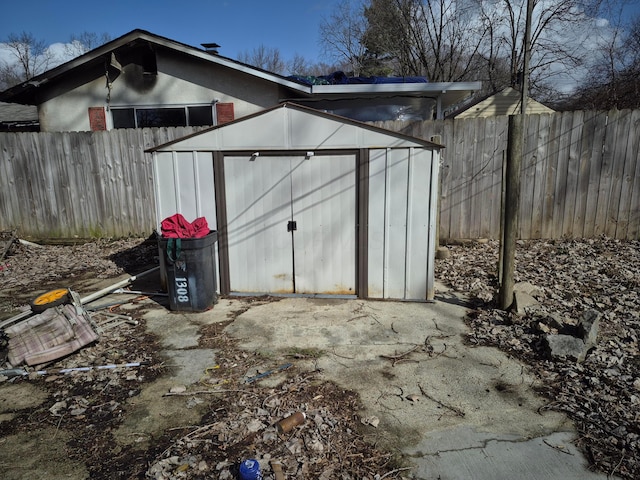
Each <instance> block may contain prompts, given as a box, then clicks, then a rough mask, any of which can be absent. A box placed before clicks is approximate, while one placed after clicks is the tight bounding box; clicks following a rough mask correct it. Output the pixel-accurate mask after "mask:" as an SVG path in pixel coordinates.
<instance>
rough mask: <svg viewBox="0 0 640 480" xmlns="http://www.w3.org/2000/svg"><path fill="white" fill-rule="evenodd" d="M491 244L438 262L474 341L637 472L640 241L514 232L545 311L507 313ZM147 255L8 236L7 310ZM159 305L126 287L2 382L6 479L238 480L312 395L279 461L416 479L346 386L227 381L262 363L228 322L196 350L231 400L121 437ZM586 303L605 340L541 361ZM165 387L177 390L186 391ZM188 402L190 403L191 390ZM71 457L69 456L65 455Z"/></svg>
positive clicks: (330, 472)
mask: <svg viewBox="0 0 640 480" xmlns="http://www.w3.org/2000/svg"><path fill="white" fill-rule="evenodd" d="M497 247H498V246H497V243H496V242H484V241H483V242H464V243H461V244H458V245H451V246H449V248H450V251H451V257H450V258H449V259H446V260H441V261H438V263H437V265H436V272H437V277H438V278H439V280H440V281H442V282H444V283H446V284H448V285H450V286H451V287H453V288H454V289H456V290H458V291H460V292H465V293H467V294H469V295H470V296H471V297H472V298H474V299H475V308H474V310H473V311H472V313H471V315H470V317H469V325H470V327H471V333H470V334H469V337H468V342H469V344H470V345H494V346H496V347H498V348H500V349H502V350H504V351H505V352H508V353H509V354H510V355H513V356H515V357H518V358H519V359H522V360H524V361H525V362H527V363H528V364H529V365H531V366H532V368H533V371H534V372H536V374H537V375H538V376H539V378H540V379H541V382H542V383H543V384H544V387H543V388H541V391H540V394H541V395H544V396H546V397H548V398H551V399H553V402H552V403H551V404H550V405H551V406H550V408H553V409H556V410H558V411H562V412H564V413H566V414H568V415H569V416H570V417H571V418H572V419H573V420H574V422H575V423H576V425H577V427H578V430H579V433H580V446H581V447H582V449H583V450H584V451H585V452H586V453H587V455H588V458H589V460H590V462H591V463H592V466H593V468H595V469H597V470H600V471H603V472H605V473H608V474H615V475H618V476H620V477H623V478H628V479H632V478H638V476H639V475H640V469H639V468H638V465H640V463H639V462H640V416H639V415H635V414H631V413H630V412H636V411H637V410H638V405H640V375H639V374H638V366H639V365H640V354H639V352H638V338H639V336H640V313H639V312H640V297H639V293H638V292H640V242H638V241H635V242H622V241H615V240H611V239H607V238H600V239H593V240H564V241H531V242H520V243H519V245H518V252H517V266H516V270H517V276H518V278H517V281H527V282H530V283H532V284H534V285H535V286H536V287H537V291H536V293H535V294H534V296H535V297H536V299H537V300H538V301H540V303H541V306H542V308H541V309H538V310H537V311H535V312H530V313H527V314H524V315H517V314H515V313H514V312H502V311H500V310H497V309H496V308H495V305H494V304H493V298H494V296H495V293H496V289H497V287H496V284H497V280H496V276H495V271H496V267H495V263H496V258H497ZM156 256H157V246H156V243H155V241H153V240H150V241H149V240H145V239H140V238H134V239H127V240H118V241H106V240H105V241H99V242H91V243H87V244H82V245H66V246H56V245H48V246H33V245H24V244H20V243H15V242H14V244H13V245H12V247H11V249H10V251H9V252H8V255H7V256H6V257H5V258H4V259H2V260H1V261H0V281H2V284H3V289H2V291H1V292H0V320H1V319H3V318H8V317H10V316H12V315H13V314H15V312H16V311H17V309H19V308H21V307H23V306H24V305H26V304H28V303H29V301H30V300H31V299H33V298H34V297H35V296H36V295H38V294H40V293H42V292H45V291H47V290H50V289H52V288H59V287H61V286H69V287H72V288H73V289H74V290H76V291H78V292H79V293H81V294H88V293H93V292H94V291H96V288H97V287H96V285H97V284H96V280H98V281H102V283H103V284H104V283H106V284H107V285H108V284H109V283H110V282H112V281H113V279H119V278H123V277H124V276H126V275H132V274H137V273H139V272H141V271H145V270H147V269H148V268H151V267H153V266H155V265H156V264H157V259H154V257H156ZM144 287H145V285H144V283H143V284H142V285H140V288H144ZM154 301H156V300H151V299H150V298H149V296H148V295H140V296H135V295H132V296H131V297H130V299H129V300H127V301H126V302H122V303H120V304H118V305H111V306H109V307H108V308H106V309H104V310H102V312H104V314H103V315H100V313H99V312H96V314H95V315H96V316H95V319H96V323H98V324H99V325H101V326H102V327H103V333H102V336H101V340H100V342H98V343H97V344H95V345H93V346H91V347H88V348H85V349H82V350H81V351H79V352H77V353H76V354H73V355H71V356H69V357H67V358H66V359H63V360H61V361H58V362H56V363H54V364H51V365H46V366H44V367H42V368H44V369H45V370H46V374H38V373H33V372H32V373H31V374H30V375H28V376H18V377H13V378H5V379H4V381H3V382H2V383H0V446H2V448H1V449H0V468H1V469H2V471H3V474H2V477H3V478H6V479H34V478H47V479H63V478H64V479H84V478H92V479H134V478H154V479H164V478H221V479H224V478H234V476H233V475H234V473H235V469H236V468H237V463H235V462H236V460H237V459H239V458H245V457H246V456H247V455H248V454H250V453H252V452H255V446H256V444H260V443H265V444H268V442H274V441H275V438H273V437H269V436H268V435H267V436H266V437H265V434H264V433H263V432H264V430H263V429H262V428H261V427H260V424H262V425H264V424H270V423H273V422H274V421H275V420H276V419H277V418H278V417H281V416H282V414H283V413H284V412H292V411H295V410H297V409H299V408H300V407H301V406H302V405H304V406H307V407H309V406H313V405H314V404H316V403H318V402H317V400H318V399H320V398H321V399H322V402H321V404H322V408H318V409H316V410H314V411H315V418H313V419H312V421H308V423H309V424H310V426H311V428H308V429H306V430H305V434H304V435H297V434H296V435H291V436H289V437H287V441H286V442H285V443H282V442H280V443H282V446H281V447H279V448H285V449H287V450H288V451H289V452H291V453H292V454H293V455H292V457H293V458H296V459H297V461H296V462H297V463H296V464H295V465H286V467H287V471H289V472H291V471H296V472H297V474H296V478H314V479H315V478H320V479H324V480H329V479H336V478H339V479H344V480H346V479H355V478H358V479H368V480H373V479H382V478H396V479H399V478H410V476H409V474H408V473H407V470H406V469H405V468H404V465H403V464H402V463H401V461H400V460H399V459H398V458H396V457H395V456H394V455H393V454H392V453H390V452H388V451H384V450H380V449H378V448H377V447H376V445H373V444H371V443H370V442H366V441H364V438H363V436H362V435H360V434H359V430H360V428H361V425H360V422H359V421H358V417H357V412H358V410H359V408H360V405H359V400H358V397H357V395H356V394H355V393H354V392H350V391H347V390H343V389H340V388H338V387H337V386H335V385H333V384H331V383H327V382H321V381H319V380H318V378H317V377H316V376H314V374H313V372H310V373H307V374H305V375H303V376H301V375H299V374H297V373H295V369H291V371H284V372H283V375H285V376H286V380H285V381H284V382H282V383H280V384H279V385H278V386H277V387H266V386H257V385H243V386H242V388H238V386H237V385H234V384H233V381H232V380H231V379H232V378H237V376H238V375H237V372H244V371H247V370H248V369H249V368H250V367H251V365H253V364H255V363H256V362H257V359H256V358H254V357H253V356H252V355H248V354H247V353H246V352H243V351H241V350H239V349H238V348H236V346H235V344H234V341H233V340H232V339H230V338H229V337H227V336H226V335H225V334H224V332H223V331H222V330H223V327H224V324H214V325H209V326H206V327H203V328H202V329H201V330H200V332H199V334H200V343H199V345H198V348H212V349H215V350H216V351H217V352H220V354H219V356H220V357H221V358H225V359H228V360H227V362H226V363H223V364H222V365H220V368H222V369H223V370H224V372H226V374H225V375H222V374H221V373H220V372H216V374H215V375H214V374H212V375H211V376H210V378H204V379H203V382H204V385H203V387H211V386H212V385H214V386H217V387H218V388H224V389H225V390H227V391H228V393H230V394H231V395H227V396H219V395H218V396H209V395H203V396H198V397H197V398H196V399H195V400H194V401H193V404H192V405H188V407H187V409H185V410H184V418H181V419H179V420H181V421H182V423H181V422H178V423H177V426H176V419H175V418H173V422H167V424H166V425H173V426H171V427H169V426H165V425H162V424H160V425H158V433H157V435H156V436H154V437H153V438H152V439H149V438H147V437H145V436H144V435H142V434H140V433H138V432H130V433H129V434H128V435H129V436H130V438H128V439H125V440H123V439H122V438H116V437H115V435H116V432H117V430H118V428H119V427H121V426H122V425H123V424H125V423H126V422H127V417H128V416H131V415H134V414H135V415H145V412H147V414H148V412H149V411H151V410H152V409H153V405H151V404H147V403H146V402H153V401H154V397H153V395H152V396H145V397H141V392H142V391H143V390H148V389H153V386H154V385H161V384H160V383H157V382H161V381H162V379H163V375H164V373H165V372H166V368H167V366H166V365H165V363H164V359H163V358H160V357H159V356H158V352H159V345H158V339H157V338H155V337H154V336H153V335H151V334H150V333H148V331H147V329H146V328H145V321H144V313H145V311H147V309H148V308H151V306H152V305H153V302H154ZM267 301H276V300H275V299H272V298H268V297H266V298H263V297H261V298H248V299H244V300H242V301H239V302H238V304H237V309H236V310H235V311H234V312H231V313H230V315H229V317H228V319H227V321H228V322H232V321H233V319H234V316H237V315H239V314H240V313H242V311H244V310H246V308H249V306H250V304H251V302H267ZM243 302H244V304H243ZM587 309H595V310H597V311H598V312H599V313H600V314H601V315H602V320H601V324H600V334H599V338H598V344H597V346H596V347H595V348H594V349H593V350H592V351H591V352H590V353H589V355H588V357H587V359H586V360H585V362H583V363H581V364H578V363H576V362H575V361H571V360H569V359H551V358H549V356H548V355H547V354H546V353H545V352H543V351H542V350H541V348H540V338H541V335H542V334H543V333H544V332H545V331H547V330H549V328H554V327H553V326H552V327H549V325H557V324H558V323H562V322H563V321H566V322H569V321H570V320H571V319H576V318H579V317H580V315H581V314H582V313H583V312H584V311H586V310H587ZM115 315H126V316H130V317H131V318H132V321H130V322H124V323H122V324H119V325H117V327H112V326H110V325H111V324H112V322H114V321H115V320H118V319H119V318H120V317H116V316H115ZM551 317H553V318H554V321H555V323H551V322H550V321H549V318H551ZM114 319H115V320H114ZM318 354H320V353H319V352H312V351H300V352H290V356H289V357H288V358H287V359H264V358H261V359H259V360H260V362H263V363H264V362H265V361H272V362H273V363H274V364H278V363H282V361H283V360H286V361H291V362H295V361H296V360H297V359H298V358H300V359H307V360H308V359H309V358H313V357H314V355H318ZM256 355H258V354H256ZM0 360H3V359H1V358H0ZM123 362H136V363H140V364H141V365H140V366H137V367H128V368H117V369H97V368H93V369H91V370H89V371H82V372H74V373H72V374H62V373H60V372H59V371H58V370H57V369H60V368H76V367H83V366H93V367H97V366H100V365H108V364H122V363H123ZM3 364H4V362H3V363H2V365H3ZM212 382H215V383H212ZM162 388H163V389H164V388H165V386H164V385H163V386H162ZM265 389H266V390H265ZM165 390H166V389H165ZM151 391H152V390H151ZM163 391H164V390H163ZM290 392H295V393H296V395H295V396H293V395H289V394H288V393H290ZM172 395H174V396H175V399H176V400H178V399H180V395H181V391H180V390H179V389H178V390H176V391H173V392H172ZM155 398H156V399H157V400H158V403H160V402H161V400H165V399H164V398H163V397H162V396H161V395H157V396H156V397H155ZM293 398H295V400H293ZM230 399H232V400H231V401H230ZM181 401H182V402H183V403H182V404H181V405H183V404H184V398H182V399H181ZM256 414H258V418H257V419H256ZM171 415H174V414H171ZM167 416H170V414H169V413H168V412H167ZM160 417H162V415H160ZM252 420H257V421H256V422H253V423H252ZM257 432H261V433H259V434H258V433H257ZM258 435H260V437H258ZM324 445H330V448H326V447H324ZM65 457H67V458H68V459H69V460H68V461H65V462H60V461H59V459H61V458H65ZM265 478H267V479H269V478H273V476H271V474H269V475H267V476H266V477H265Z"/></svg>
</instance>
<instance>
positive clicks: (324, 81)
mask: <svg viewBox="0 0 640 480" xmlns="http://www.w3.org/2000/svg"><path fill="white" fill-rule="evenodd" d="M287 78H289V79H291V80H295V81H297V82H300V83H304V84H306V85H349V84H380V83H427V82H428V80H427V77H348V76H347V75H346V74H345V73H344V72H333V73H331V74H329V75H323V76H320V77H312V76H299V75H291V76H290V77H287Z"/></svg>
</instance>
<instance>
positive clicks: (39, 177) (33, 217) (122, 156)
mask: <svg viewBox="0 0 640 480" xmlns="http://www.w3.org/2000/svg"><path fill="white" fill-rule="evenodd" d="M376 125H378V126H383V127H385V128H389V129H391V130H395V131H401V132H403V133H407V134H410V135H413V136H416V137H421V138H427V139H430V138H431V137H433V136H435V135H439V136H440V140H441V142H442V143H443V144H444V145H445V146H446V148H445V149H444V150H443V154H442V169H441V180H442V183H441V185H442V195H441V208H440V237H441V238H445V239H448V238H480V237H485V238H498V236H499V233H500V198H501V188H502V185H501V179H502V162H503V155H504V152H505V150H506V143H507V125H508V118H507V117H504V116H503V117H489V118H475V119H464V120H445V121H429V122H416V123H410V124H408V123H405V122H384V123H377V124H376ZM196 130H197V129H195V128H192V127H186V128H157V129H137V130H133V129H127V130H113V131H109V132H63V133H0V230H12V229H17V230H18V231H19V234H20V235H22V236H24V237H35V238H73V237H81V238H85V237H121V236H127V235H131V234H132V235H140V234H144V235H146V234H150V233H151V232H152V231H153V229H154V228H155V224H156V218H155V201H154V194H153V168H152V162H151V156H150V155H149V154H145V153H144V150H145V149H147V148H150V147H152V146H155V145H159V144H161V143H164V142H167V141H169V140H173V139H175V138H179V137H182V136H184V135H187V134H189V133H192V132H194V131H196ZM602 234H604V235H607V236H610V237H614V238H619V239H637V238H640V110H622V111H615V110H614V111H610V112H566V113H555V114H542V115H529V116H528V118H527V120H526V122H525V152H524V158H523V162H522V186H521V201H520V218H519V237H520V238H523V239H528V238H562V237H586V238H589V237H597V236H599V235H602Z"/></svg>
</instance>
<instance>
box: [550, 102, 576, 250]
mask: <svg viewBox="0 0 640 480" xmlns="http://www.w3.org/2000/svg"><path fill="white" fill-rule="evenodd" d="M572 115H573V113H572V112H565V113H561V114H560V121H559V123H558V127H559V128H558V130H557V131H556V135H557V144H558V163H557V168H556V181H555V190H554V201H553V220H552V221H553V235H554V238H560V237H562V236H564V235H565V234H566V232H565V231H564V229H563V219H564V210H565V204H566V201H567V195H566V193H567V173H568V168H569V143H570V141H571V136H570V135H571V128H570V124H571V116H572Z"/></svg>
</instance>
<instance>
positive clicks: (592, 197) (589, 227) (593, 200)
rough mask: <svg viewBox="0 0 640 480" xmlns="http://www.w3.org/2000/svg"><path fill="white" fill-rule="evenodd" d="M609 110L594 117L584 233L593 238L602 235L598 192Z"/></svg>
mask: <svg viewBox="0 0 640 480" xmlns="http://www.w3.org/2000/svg"><path fill="white" fill-rule="evenodd" d="M608 118H609V115H608V112H598V113H597V114H596V116H595V118H594V123H595V125H594V130H593V132H594V133H593V141H592V148H591V152H590V153H591V154H590V157H589V185H588V190H587V206H586V208H585V217H584V218H585V223H584V228H583V230H582V231H583V235H584V236H585V237H587V238H592V237H596V236H598V235H600V233H602V232H599V233H596V217H597V211H598V193H599V190H600V175H601V172H602V164H603V160H602V156H603V148H604V141H605V138H606V136H607V121H608Z"/></svg>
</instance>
